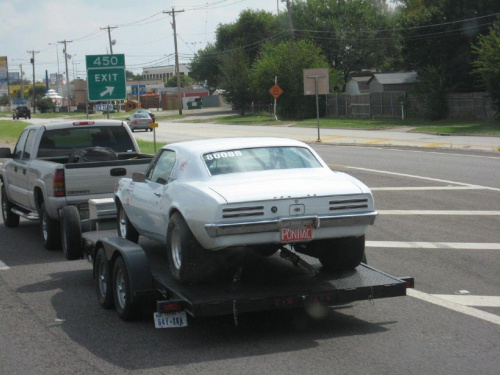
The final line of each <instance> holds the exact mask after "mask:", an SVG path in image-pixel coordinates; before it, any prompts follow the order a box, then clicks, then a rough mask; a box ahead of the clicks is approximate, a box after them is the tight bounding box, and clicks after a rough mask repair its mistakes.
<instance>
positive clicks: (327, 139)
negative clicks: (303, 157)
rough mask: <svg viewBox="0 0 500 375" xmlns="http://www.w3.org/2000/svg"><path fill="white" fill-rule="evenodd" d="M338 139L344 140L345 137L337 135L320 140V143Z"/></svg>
mask: <svg viewBox="0 0 500 375" xmlns="http://www.w3.org/2000/svg"><path fill="white" fill-rule="evenodd" d="M340 138H345V135H337V136H336V137H326V138H321V140H322V141H329V140H332V139H340Z"/></svg>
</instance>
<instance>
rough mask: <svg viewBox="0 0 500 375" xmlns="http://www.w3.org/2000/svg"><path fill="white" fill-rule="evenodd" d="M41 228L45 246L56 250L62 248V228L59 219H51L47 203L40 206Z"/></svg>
mask: <svg viewBox="0 0 500 375" xmlns="http://www.w3.org/2000/svg"><path fill="white" fill-rule="evenodd" d="M40 229H41V231H42V241H43V246H44V247H45V248H46V249H47V250H56V249H60V248H61V228H60V227H59V222H58V221H57V220H54V219H51V218H50V216H49V214H48V213H47V210H46V209H45V203H42V204H41V206H40Z"/></svg>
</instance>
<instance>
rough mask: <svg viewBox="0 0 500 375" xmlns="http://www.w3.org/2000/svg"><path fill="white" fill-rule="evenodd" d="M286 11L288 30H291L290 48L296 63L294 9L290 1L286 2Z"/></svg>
mask: <svg viewBox="0 0 500 375" xmlns="http://www.w3.org/2000/svg"><path fill="white" fill-rule="evenodd" d="M286 9H287V10H288V28H289V29H290V46H291V48H292V59H293V61H294V62H295V37H294V36H293V20H292V9H291V8H290V0H286Z"/></svg>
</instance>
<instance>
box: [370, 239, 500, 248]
mask: <svg viewBox="0 0 500 375" xmlns="http://www.w3.org/2000/svg"><path fill="white" fill-rule="evenodd" d="M365 246H366V247H390V248H401V249H461V250H500V243H471V242H418V241H414V242H403V241H366V242H365Z"/></svg>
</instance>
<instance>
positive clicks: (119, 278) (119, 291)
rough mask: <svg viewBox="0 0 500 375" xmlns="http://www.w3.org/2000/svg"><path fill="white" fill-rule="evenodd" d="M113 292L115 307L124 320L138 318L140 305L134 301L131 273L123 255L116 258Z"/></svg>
mask: <svg viewBox="0 0 500 375" xmlns="http://www.w3.org/2000/svg"><path fill="white" fill-rule="evenodd" d="M113 294H114V301H115V308H116V311H117V312H118V315H119V316H120V318H121V319H123V320H133V319H134V318H136V317H137V312H138V307H139V306H138V305H135V304H133V303H132V299H131V295H130V280H129V274H128V270H127V265H126V264H125V261H124V260H123V258H122V257H119V258H117V259H116V261H115V266H114V267H113Z"/></svg>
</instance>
